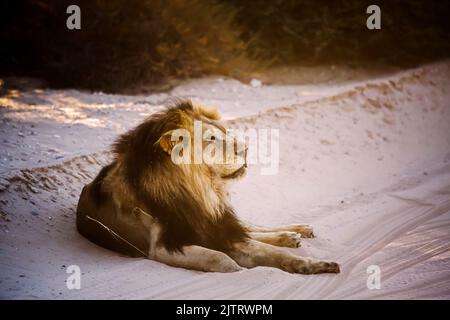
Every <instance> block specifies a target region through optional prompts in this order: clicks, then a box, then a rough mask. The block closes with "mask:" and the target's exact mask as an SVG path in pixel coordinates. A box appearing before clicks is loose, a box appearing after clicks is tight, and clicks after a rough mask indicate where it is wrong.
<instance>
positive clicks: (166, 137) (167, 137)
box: [157, 130, 177, 155]
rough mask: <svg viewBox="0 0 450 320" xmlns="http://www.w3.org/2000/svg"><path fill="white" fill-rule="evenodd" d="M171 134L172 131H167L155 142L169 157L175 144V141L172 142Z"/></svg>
mask: <svg viewBox="0 0 450 320" xmlns="http://www.w3.org/2000/svg"><path fill="white" fill-rule="evenodd" d="M172 133H173V130H170V131H167V132H166V133H164V134H163V135H162V136H161V138H159V139H158V141H157V143H159V146H160V147H161V149H163V150H164V152H166V153H167V154H169V155H170V153H171V152H172V149H173V147H174V146H175V145H176V144H177V141H172Z"/></svg>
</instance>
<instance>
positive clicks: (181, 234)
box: [77, 102, 338, 273]
mask: <svg viewBox="0 0 450 320" xmlns="http://www.w3.org/2000/svg"><path fill="white" fill-rule="evenodd" d="M195 120H197V121H204V122H206V123H207V124H208V126H210V127H215V128H220V129H221V130H223V128H222V127H221V126H220V125H218V124H216V123H215V122H214V121H215V120H217V114H216V113H214V112H213V111H211V110H209V109H205V108H198V107H195V106H193V105H192V104H191V103H190V102H180V103H178V104H177V105H176V106H175V107H173V108H170V109H168V110H167V111H164V112H161V113H158V114H156V115H153V116H151V117H149V118H148V119H147V120H145V121H144V122H143V123H142V124H141V125H139V126H138V127H136V128H135V129H133V130H131V131H129V132H127V133H126V134H124V135H122V136H121V137H120V138H119V139H118V140H117V142H116V143H115V145H114V148H113V153H114V160H113V162H112V163H111V164H110V165H108V166H106V167H104V168H103V169H102V170H101V171H100V173H99V174H98V176H97V177H96V178H95V180H94V181H93V182H91V183H90V184H88V185H86V186H85V187H84V188H83V191H82V194H81V196H80V200H79V203H78V208H77V228H78V230H79V232H80V233H81V234H82V235H83V236H85V237H86V238H88V239H90V240H91V241H93V242H94V243H96V244H98V245H100V246H103V247H106V248H108V249H111V250H114V251H117V252H121V253H124V254H127V255H131V256H145V257H148V258H151V259H155V260H158V261H161V262H165V263H168V264H171V265H175V266H181V267H186V268H193V269H198V270H204V271H223V272H225V271H235V270H239V269H240V266H245V267H252V266H255V265H271V266H275V267H279V268H282V269H284V270H287V271H290V272H303V273H317V272H336V270H338V267H337V265H335V264H333V263H331V265H330V264H329V263H325V262H311V263H312V264H311V266H312V265H313V264H314V266H315V267H314V268H312V267H311V270H309V269H308V270H306V269H305V267H304V265H305V264H308V262H307V261H305V260H303V259H300V258H294V257H296V256H293V255H291V254H289V253H287V252H285V251H279V250H282V249H278V248H275V247H273V246H271V245H268V244H263V243H262V242H260V241H263V242H266V243H272V244H275V245H288V246H296V245H298V237H299V235H298V234H297V233H296V232H295V231H294V232H293V230H286V231H290V232H284V233H283V231H278V233H273V232H272V233H271V234H269V233H267V234H266V236H264V235H261V230H255V231H259V232H258V233H251V232H250V231H253V230H251V229H249V228H248V227H245V226H244V225H243V224H242V223H241V222H240V221H239V219H238V218H237V217H236V215H235V213H234V211H233V209H232V207H231V206H230V204H229V203H228V199H227V190H226V183H227V179H226V178H227V177H233V178H234V177H235V176H238V175H240V174H241V173H242V172H243V170H244V168H243V167H241V166H239V167H237V166H233V165H229V164H227V165H223V166H214V167H211V166H207V165H204V164H175V163H173V161H172V159H171V157H170V155H169V154H170V151H171V148H172V147H173V145H171V142H170V140H166V139H165V138H166V135H167V132H171V131H172V130H175V129H178V128H180V126H181V127H183V128H186V129H189V128H191V126H192V123H193V121H195ZM299 227H301V226H299ZM303 228H304V227H303ZM300 229H301V228H300ZM300 229H298V230H300ZM267 231H271V230H262V232H267ZM303 231H304V230H303ZM299 232H300V233H301V232H302V231H301V230H300V231H299ZM306 233H307V232H306ZM306 233H305V234H306ZM250 237H252V238H254V239H256V240H258V239H259V240H260V241H256V240H253V239H250ZM280 241H281V242H280ZM249 248H252V250H253V249H255V248H259V249H258V250H260V251H261V252H259V253H258V254H255V257H258V259H256V258H255V259H256V260H258V261H256V260H255V259H253V260H252V258H251V257H252V255H251V254H250V255H249V253H248V252H246V251H247V250H249ZM264 252H266V253H264ZM261 254H262V255H263V256H264V255H266V256H267V259H266V261H264V259H263V260H261V258H259V256H261ZM274 257H278V258H277V259H278V260H277V261H275V260H274ZM284 260H286V261H284ZM286 264H288V265H289V266H286ZM324 264H326V265H324ZM336 268H337V269H336Z"/></svg>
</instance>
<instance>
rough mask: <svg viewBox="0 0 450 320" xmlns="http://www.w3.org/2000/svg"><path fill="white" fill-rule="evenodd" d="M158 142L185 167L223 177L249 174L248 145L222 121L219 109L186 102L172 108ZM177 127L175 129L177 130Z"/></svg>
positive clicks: (178, 163) (182, 167) (188, 169)
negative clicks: (228, 129)
mask: <svg viewBox="0 0 450 320" xmlns="http://www.w3.org/2000/svg"><path fill="white" fill-rule="evenodd" d="M166 117H167V118H168V119H169V121H168V122H167V124H166V126H165V132H164V133H163V134H162V135H161V137H160V138H159V139H158V141H157V142H156V145H157V146H159V147H160V148H161V150H163V151H164V152H165V153H166V154H167V155H169V156H170V158H171V160H172V162H173V163H174V164H176V165H179V166H180V169H181V170H184V171H192V170H199V169H200V170H206V169H207V170H208V171H209V173H210V174H212V175H214V176H217V177H220V178H222V179H233V178H237V177H240V176H242V175H243V174H245V171H246V167H247V161H246V153H247V147H246V145H245V143H244V142H242V141H240V140H239V139H238V138H237V137H236V136H234V135H232V133H231V132H230V131H227V129H226V128H225V127H224V126H223V124H221V123H220V122H219V120H220V114H219V112H218V111H217V109H215V108H212V107H206V106H201V105H193V104H192V103H191V102H190V101H186V102H182V103H179V104H178V105H176V106H175V107H173V108H171V109H169V111H168V113H167V114H166ZM174 127H175V129H173V128H174Z"/></svg>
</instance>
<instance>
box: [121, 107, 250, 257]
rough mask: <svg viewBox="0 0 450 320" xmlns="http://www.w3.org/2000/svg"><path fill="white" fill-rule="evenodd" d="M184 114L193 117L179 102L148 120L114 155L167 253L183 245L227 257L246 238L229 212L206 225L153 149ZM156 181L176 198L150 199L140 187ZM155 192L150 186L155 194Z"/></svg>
mask: <svg viewBox="0 0 450 320" xmlns="http://www.w3.org/2000/svg"><path fill="white" fill-rule="evenodd" d="M183 113H184V114H183ZM186 113H187V114H189V116H194V117H195V110H194V108H193V105H192V103H191V102H190V101H182V102H178V103H177V104H176V105H175V106H173V107H170V108H168V109H167V110H165V111H163V112H159V113H156V114H154V115H152V116H150V117H149V118H147V119H146V120H145V121H144V122H143V123H142V124H140V125H139V126H138V127H136V128H135V129H133V130H131V131H129V132H127V133H125V134H124V135H122V136H121V137H120V138H119V139H118V140H117V141H116V143H115V144H114V145H113V152H114V153H115V154H116V159H117V158H118V157H119V156H120V157H121V158H122V164H123V165H124V167H125V175H126V181H127V183H128V184H129V188H130V189H131V190H132V192H133V193H134V194H135V196H136V198H137V200H138V202H139V203H140V204H142V206H143V207H142V209H144V210H146V211H147V212H148V213H149V214H151V215H152V216H153V217H154V218H156V219H157V220H158V221H159V223H160V224H161V226H162V232H161V237H160V243H161V244H162V245H164V246H165V247H166V249H167V250H169V251H180V250H181V248H182V246H185V245H200V246H204V247H207V248H210V249H214V250H219V251H226V250H227V249H229V248H230V247H231V246H232V244H233V243H235V242H239V241H243V240H244V239H245V238H246V237H247V234H246V231H245V229H244V228H243V227H242V226H241V224H240V223H239V220H238V219H237V218H236V216H235V214H234V211H233V209H232V208H231V207H230V206H228V205H226V204H223V206H222V207H221V211H222V214H221V215H220V218H218V219H217V220H214V219H209V218H208V214H207V213H205V212H204V211H205V207H204V205H203V204H202V203H201V201H200V200H199V199H196V197H195V196H194V195H193V193H192V191H191V190H190V189H189V187H190V186H189V185H186V184H183V182H182V181H179V179H177V178H178V177H177V172H178V170H179V168H177V165H175V164H174V163H172V161H171V159H170V156H169V155H168V154H167V153H165V152H164V151H163V150H162V149H161V148H160V146H159V144H157V141H158V139H159V138H160V137H161V135H163V134H164V133H165V132H167V131H169V130H173V129H177V128H178V127H179V124H180V122H181V117H182V116H186ZM155 177H159V178H162V180H166V181H170V183H172V184H174V185H175V186H176V192H172V193H171V194H167V196H166V197H165V199H164V200H161V199H159V200H158V199H157V197H155V196H153V195H152V194H149V193H148V190H146V189H145V188H144V186H143V185H144V182H145V181H146V182H147V183H148V181H154V180H155V179H152V178H155ZM158 187H159V186H158V185H156V184H155V186H154V188H158Z"/></svg>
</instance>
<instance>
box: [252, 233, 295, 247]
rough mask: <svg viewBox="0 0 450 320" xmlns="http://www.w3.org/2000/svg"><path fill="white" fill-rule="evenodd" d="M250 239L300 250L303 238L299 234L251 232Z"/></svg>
mask: <svg viewBox="0 0 450 320" xmlns="http://www.w3.org/2000/svg"><path fill="white" fill-rule="evenodd" d="M248 235H249V236H250V238H252V239H255V240H258V241H261V242H264V243H268V244H271V245H274V246H278V247H289V248H298V247H300V238H301V236H300V235H299V234H298V233H297V232H291V231H276V232H249V233H248Z"/></svg>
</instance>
